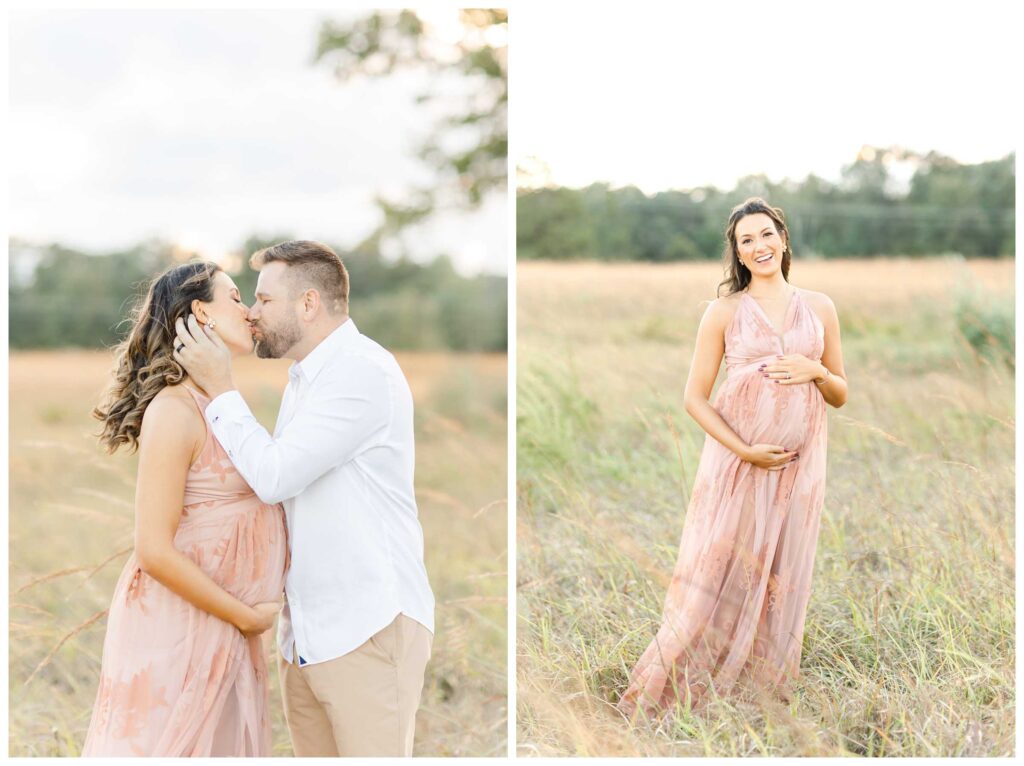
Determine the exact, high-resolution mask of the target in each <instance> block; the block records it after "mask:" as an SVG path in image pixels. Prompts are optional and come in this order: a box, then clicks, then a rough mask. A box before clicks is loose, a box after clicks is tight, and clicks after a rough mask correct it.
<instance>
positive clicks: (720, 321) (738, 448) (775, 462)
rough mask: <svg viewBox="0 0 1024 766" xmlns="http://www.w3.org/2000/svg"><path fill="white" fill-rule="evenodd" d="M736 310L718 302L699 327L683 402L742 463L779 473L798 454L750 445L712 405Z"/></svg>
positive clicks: (701, 423) (693, 416)
mask: <svg viewBox="0 0 1024 766" xmlns="http://www.w3.org/2000/svg"><path fill="white" fill-rule="evenodd" d="M734 311H735V305H732V306H730V305H729V304H728V303H726V302H725V301H723V300H722V299H718V300H715V301H713V302H712V303H711V305H710V306H708V308H707V311H705V312H704V316H703V317H702V318H701V320H700V327H698V328H697V343H696V345H695V347H694V349H693V361H692V362H691V363H690V375H689V377H687V379H686V390H685V392H684V394H683V403H684V405H685V407H686V411H687V413H689V415H690V417H692V418H693V419H694V420H696V421H697V423H698V425H700V427H701V428H703V429H704V430H705V431H706V432H707V433H708V435H710V436H711V437H712V438H713V439H715V440H716V441H718V442H720V443H721V444H723V445H724V446H725V447H727V448H728V449H730V450H732V451H733V452H735V453H736V454H737V455H738V456H739V457H740V458H741V459H742V460H745V461H747V462H749V463H753V464H754V465H756V466H758V467H760V468H767V469H768V470H779V469H781V468H782V467H783V466H784V465H785V464H786V463H788V462H789V461H790V460H791V459H792V458H793V456H794V455H796V453H795V452H787V451H786V449H785V447H784V446H781V445H777V444H753V445H750V444H747V443H746V442H745V441H743V439H741V438H740V437H739V435H738V434H737V433H736V432H735V431H733V430H732V428H731V427H730V426H729V424H728V423H726V422H725V421H724V420H723V419H722V416H721V415H719V414H718V411H717V410H716V409H715V408H714V407H712V406H711V401H710V399H711V389H712V388H714V385H715V378H717V377H718V369H719V367H721V365H722V357H723V356H724V355H725V331H726V328H727V325H728V323H729V322H730V321H731V320H732V316H733V312H734Z"/></svg>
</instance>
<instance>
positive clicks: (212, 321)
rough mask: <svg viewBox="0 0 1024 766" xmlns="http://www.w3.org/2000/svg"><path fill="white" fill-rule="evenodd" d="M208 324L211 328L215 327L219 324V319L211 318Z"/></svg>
mask: <svg viewBox="0 0 1024 766" xmlns="http://www.w3.org/2000/svg"><path fill="white" fill-rule="evenodd" d="M206 326H207V327H209V328H210V329H211V330H212V329H214V328H215V327H216V326H217V320H216V319H211V320H210V321H209V322H207V323H206Z"/></svg>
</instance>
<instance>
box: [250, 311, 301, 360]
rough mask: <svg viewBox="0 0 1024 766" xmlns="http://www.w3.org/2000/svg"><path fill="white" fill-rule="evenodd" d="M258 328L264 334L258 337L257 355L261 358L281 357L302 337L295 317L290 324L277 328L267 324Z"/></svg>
mask: <svg viewBox="0 0 1024 766" xmlns="http://www.w3.org/2000/svg"><path fill="white" fill-rule="evenodd" d="M257 329H258V330H259V332H260V335H262V336H263V337H261V338H257V339H256V356H258V357H259V358H260V359H280V358H281V357H282V356H284V355H285V353H287V352H288V349H290V348H291V347H292V346H294V345H295V344H296V343H298V342H299V341H300V340H301V339H302V330H300V329H299V323H298V322H297V321H295V319H294V318H292V320H291V323H290V324H288V325H287V326H285V327H281V328H279V329H276V330H271V329H270V328H269V327H266V326H259V327H258V328H257Z"/></svg>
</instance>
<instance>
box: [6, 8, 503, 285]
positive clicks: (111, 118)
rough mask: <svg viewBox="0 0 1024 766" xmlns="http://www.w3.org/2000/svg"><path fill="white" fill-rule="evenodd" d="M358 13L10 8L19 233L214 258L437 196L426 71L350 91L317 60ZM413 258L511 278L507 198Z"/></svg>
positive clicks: (418, 249) (457, 224) (452, 224)
mask: <svg viewBox="0 0 1024 766" xmlns="http://www.w3.org/2000/svg"><path fill="white" fill-rule="evenodd" d="M345 13H346V12H341V13H329V12H326V11H268V10H257V11H237V10H236V11H215V12H206V11H195V10H192V11H74V10H70V11H51V12H32V11H14V12H12V14H11V16H10V37H9V42H10V47H9V51H10V102H9V104H10V106H9V120H10V134H9V137H8V139H7V140H8V142H9V145H10V146H11V150H10V155H9V156H10V159H11V167H10V169H9V179H10V192H11V194H10V200H11V203H10V218H9V222H8V231H9V233H10V234H11V235H13V236H17V237H22V238H26V239H29V240H30V241H38V242H49V241H55V240H59V241H61V242H63V243H65V244H67V245H70V246H75V247H80V248H83V249H95V250H104V249H110V248H115V247H121V246H126V245H131V244H134V243H136V242H138V241H140V240H141V239H144V238H147V237H150V236H160V237H163V238H165V239H167V240H170V241H172V242H175V243H178V244H181V245H183V246H185V247H189V248H195V249H198V250H200V251H201V252H202V254H203V255H205V256H208V257H213V258H217V257H219V256H221V255H223V254H224V253H226V252H228V251H229V250H231V249H234V248H237V247H238V246H240V245H241V243H242V242H243V241H244V239H245V238H246V237H247V236H248V235H250V234H255V233H258V234H264V235H275V234H290V235H292V236H295V237H298V238H309V239H323V240H329V241H331V242H334V243H337V244H339V245H341V246H343V247H344V246H352V245H355V244H356V243H357V242H359V241H360V240H361V239H362V238H363V237H364V236H366V235H367V234H368V233H369V232H370V231H372V230H373V229H374V227H375V226H376V224H377V223H378V221H379V214H378V212H377V210H376V208H375V207H374V205H373V199H374V196H375V195H377V194H387V195H395V194H398V193H400V192H401V191H402V190H403V189H404V188H407V186H408V185H409V184H410V183H430V181H431V179H432V173H431V171H430V169H429V168H427V167H426V166H424V165H423V164H422V163H420V162H419V161H418V160H417V159H416V158H415V156H414V154H415V149H416V147H417V145H418V141H419V139H421V138H422V137H423V136H424V135H426V134H427V132H428V129H429V127H430V119H429V117H428V115H426V114H425V113H424V111H423V109H422V108H421V107H417V106H416V104H415V103H414V98H415V96H416V94H417V93H418V92H419V90H420V87H421V86H422V85H423V83H424V82H425V80H424V79H423V76H422V75H416V74H413V75H405V76H400V77H397V78H392V79H386V80H370V79H362V80H360V81H357V82H354V83H347V84H342V83H340V82H339V81H337V80H336V79H335V78H334V77H333V76H332V74H331V72H330V67H329V66H328V65H326V64H323V63H322V64H319V65H315V66H314V65H312V57H313V52H314V50H315V46H316V42H317V30H318V27H319V21H320V20H321V19H323V18H328V17H330V18H343V17H344V15H345ZM347 14H348V15H351V14H352V12H351V11H349V12H347ZM411 246H412V248H413V249H414V253H415V254H416V255H417V256H418V257H421V258H432V257H433V256H435V255H437V254H438V253H441V252H447V253H449V254H450V255H451V256H452V257H453V258H454V260H455V261H456V264H457V266H458V267H459V268H460V270H462V271H464V272H466V273H474V272H478V271H488V272H492V273H505V272H507V213H506V199H505V198H504V196H501V197H499V198H497V199H494V200H492V201H491V203H490V204H489V205H487V206H486V207H485V208H484V209H483V210H482V211H480V212H478V213H475V214H472V215H466V214H454V215H448V216H445V217H443V218H442V219H441V220H439V221H438V222H437V223H435V224H432V225H430V226H429V227H428V228H426V229H425V230H423V231H421V232H418V233H417V234H416V236H415V237H413V238H412V241H411Z"/></svg>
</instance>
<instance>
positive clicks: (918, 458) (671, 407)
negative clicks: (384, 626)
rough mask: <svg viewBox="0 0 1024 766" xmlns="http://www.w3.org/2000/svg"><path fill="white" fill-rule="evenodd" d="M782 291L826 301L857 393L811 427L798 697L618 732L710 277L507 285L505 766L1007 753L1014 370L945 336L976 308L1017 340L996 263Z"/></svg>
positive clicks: (647, 608) (576, 278)
mask: <svg viewBox="0 0 1024 766" xmlns="http://www.w3.org/2000/svg"><path fill="white" fill-rule="evenodd" d="M791 277H792V280H793V282H794V283H795V284H797V285H798V286H801V287H805V288H809V289H816V290H822V291H824V292H826V293H827V294H829V295H830V296H831V297H832V298H833V300H834V301H835V303H836V305H837V307H838V310H839V314H840V320H841V323H842V332H843V350H844V357H845V363H846V370H847V373H848V377H849V384H850V397H849V402H848V404H847V405H846V406H845V407H843V408H842V409H840V410H834V409H831V408H830V411H829V421H830V422H829V458H828V479H827V492H826V499H825V508H824V511H823V515H822V525H821V533H820V537H819V542H818V549H817V557H816V561H815V569H814V580H813V585H812V595H811V601H810V605H809V607H808V617H807V624H806V633H805V637H804V646H803V655H802V661H801V679H800V681H799V683H798V685H797V689H796V694H795V696H794V699H793V701H792V703H791V704H790V705H788V706H784V705H781V704H779V703H773V702H771V701H758V700H750V699H739V698H730V699H724V700H720V701H717V702H715V703H713V704H712V705H711V706H710V707H709V708H708V710H707V711H705V712H704V713H701V714H693V713H692V712H689V711H686V710H682V709H677V710H675V711H672V713H671V714H670V715H668V716H666V717H665V718H663V719H661V720H659V721H655V722H649V723H642V724H641V725H639V726H637V727H635V728H630V727H629V726H627V724H626V723H625V721H624V720H623V719H622V718H621V717H620V716H618V715H617V714H616V713H615V712H614V710H613V708H612V703H613V702H614V701H615V700H617V699H618V696H619V694H620V693H621V692H622V691H623V689H624V688H625V685H626V679H627V674H628V672H629V670H630V668H631V667H632V665H633V663H634V662H635V661H636V659H637V658H638V657H639V654H640V652H641V651H642V650H643V648H644V647H645V646H646V645H647V643H648V642H649V641H650V639H651V637H652V636H653V633H654V631H655V630H656V628H657V625H658V622H659V619H660V613H661V607H662V602H663V599H664V595H665V591H666V587H667V584H668V580H669V578H670V576H671V573H672V568H673V565H674V563H675V557H676V551H677V546H678V543H679V536H680V533H681V531H682V526H683V519H684V515H685V511H686V507H687V501H688V493H689V491H690V489H691V487H692V481H693V476H694V473H695V469H696V466H697V461H698V459H699V455H700V448H701V445H702V442H703V432H702V431H701V430H700V428H699V426H697V425H696V423H694V422H693V421H692V420H691V419H690V418H689V417H688V416H687V415H686V414H685V412H684V410H683V407H682V391H683V386H684V383H685V380H686V375H687V370H688V366H689V362H690V356H691V354H692V351H693V339H694V334H695V329H696V325H697V322H698V320H699V318H700V316H701V313H702V310H703V306H702V301H705V300H708V299H710V298H712V297H713V296H714V289H715V285H716V284H717V282H718V281H719V279H720V278H721V272H720V268H719V267H718V266H717V265H716V264H692V265H667V266H650V265H635V264H619V265H599V264H544V263H526V264H520V266H519V268H518V316H519V327H518V361H517V370H518V376H519V379H518V384H517V389H518V390H517V420H518V423H517V440H518V464H517V471H518V477H517V478H518V498H517V524H518V532H517V540H518V556H519V561H518V565H517V588H518V590H517V592H518V611H519V614H518V629H517V646H518V649H517V656H518V660H517V662H518V686H517V699H518V713H517V716H518V718H517V720H518V739H517V745H518V752H519V753H520V754H521V755H674V756H688V755H715V756H747V755H765V756H793V755H826V756H831V755H846V754H855V755H888V756H932V755H947V756H950V755H1009V754H1011V753H1012V752H1013V742H1014V710H1015V699H1014V548H1013V541H1014V517H1013V508H1014V502H1013V501H1014V398H1013V396H1014V387H1013V371H1012V367H1011V365H1010V364H1007V363H1006V361H1005V355H1003V356H1000V354H999V353H989V351H990V350H991V349H990V348H989V346H986V344H985V343H984V342H981V341H977V342H976V345H973V346H972V345H971V344H970V343H968V341H967V334H966V333H965V331H964V329H963V328H964V326H965V322H964V321H962V320H963V318H964V305H965V302H966V303H971V302H973V304H974V305H975V306H976V307H983V308H984V309H985V311H980V310H979V311H978V312H975V313H976V314H977V315H978V316H987V315H989V314H990V313H991V312H992V311H998V312H1001V313H1000V314H999V315H1000V316H1003V317H1007V316H1008V317H1009V320H1010V321H1009V323H1008V325H1007V324H1006V322H1003V323H1002V326H1003V330H1004V331H1005V327H1007V326H1008V327H1009V328H1012V316H1013V295H1012V289H1013V288H1012V285H1013V263H1012V262H1010V261H974V262H966V263H965V262H963V261H959V260H957V259H942V258H936V259H927V260H917V261H910V260H876V261H856V262H817V263H814V262H799V261H797V262H795V263H794V265H793V269H792V273H791ZM986 312H987V313H986ZM966 324H970V322H967V323H966ZM1010 332H1011V334H1012V329H1011V330H1010ZM976 336H977V337H981V338H985V337H989V338H991V339H992V344H991V346H992V347H993V348H999V347H1000V346H999V343H1000V339H999V338H997V337H995V333H994V332H989V333H988V335H987V336H986V335H985V333H984V332H980V333H976ZM1003 342H1005V339H1003ZM1010 343H1011V345H1010V348H1011V349H1012V338H1010Z"/></svg>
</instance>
